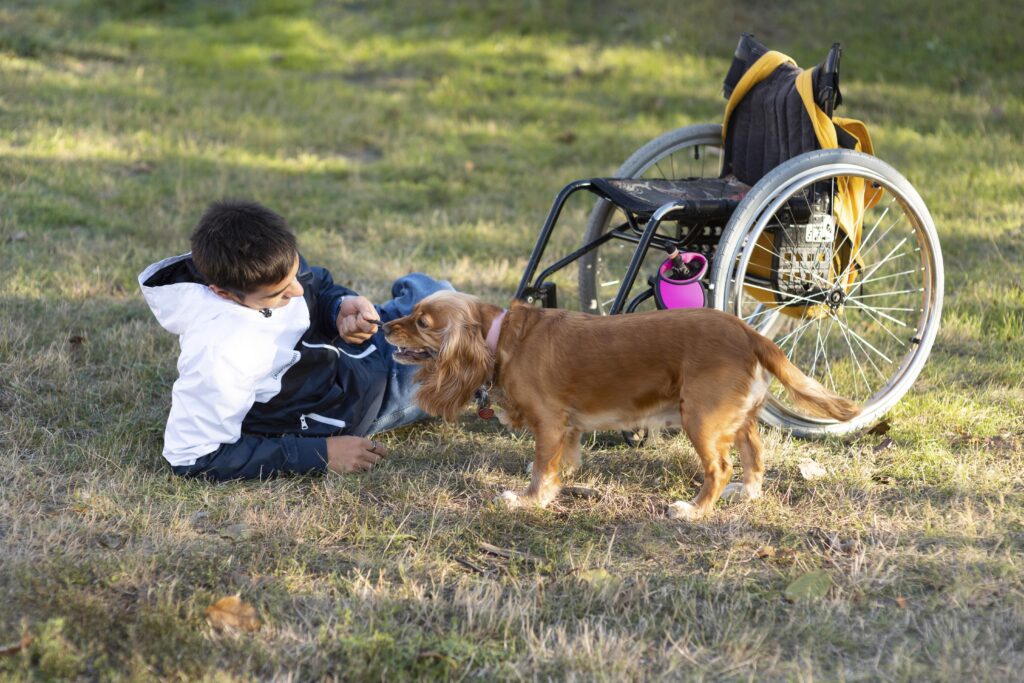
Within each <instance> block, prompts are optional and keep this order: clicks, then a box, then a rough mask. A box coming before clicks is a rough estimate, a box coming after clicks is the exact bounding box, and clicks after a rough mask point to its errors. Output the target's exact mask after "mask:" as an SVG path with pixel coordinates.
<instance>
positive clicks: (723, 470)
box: [668, 413, 735, 520]
mask: <svg viewBox="0 0 1024 683" xmlns="http://www.w3.org/2000/svg"><path fill="white" fill-rule="evenodd" d="M714 422H715V421H714V420H707V419H705V418H704V416H703V415H699V414H693V413H691V414H688V415H684V416H683V429H684V430H686V434H687V436H689V437H690V441H691V442H693V447H694V450H696V451H697V455H698V456H699V457H700V462H701V465H702V466H703V468H704V483H703V485H701V487H700V492H699V493H698V494H697V497H696V498H694V499H693V500H692V501H685V500H677V501H676V502H674V503H672V504H671V505H670V506H669V509H668V516H669V517H671V518H672V519H687V520H694V519H700V518H701V517H704V516H706V515H707V514H708V513H709V512H711V510H712V508H714V506H715V501H717V500H718V498H719V496H720V495H721V494H722V490H723V489H724V488H725V485H726V484H727V483H728V482H729V478H730V477H731V476H732V463H731V462H730V461H729V447H730V446H732V443H733V440H734V439H735V433H730V432H727V431H723V430H721V429H714V428H712V425H713V424H714Z"/></svg>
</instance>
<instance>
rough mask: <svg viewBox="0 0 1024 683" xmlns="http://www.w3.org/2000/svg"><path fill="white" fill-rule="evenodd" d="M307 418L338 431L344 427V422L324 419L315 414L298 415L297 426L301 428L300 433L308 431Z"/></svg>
mask: <svg viewBox="0 0 1024 683" xmlns="http://www.w3.org/2000/svg"><path fill="white" fill-rule="evenodd" d="M307 417H308V418H309V419H311V420H316V421H317V422H323V423H324V424H329V425H333V426H335V427H338V428H339V429H340V428H342V427H344V426H345V421H344V420H335V419H334V418H333V417H324V416H323V415H317V414H316V413H305V414H303V415H299V425H301V426H302V431H306V430H307V429H309V423H308V422H306V418H307Z"/></svg>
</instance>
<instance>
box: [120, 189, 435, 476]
mask: <svg viewBox="0 0 1024 683" xmlns="http://www.w3.org/2000/svg"><path fill="white" fill-rule="evenodd" d="M191 243H192V245H191V246H192V251H191V253H188V254H184V255H182V256H174V257H171V258H168V259H165V260H163V261H160V262H158V263H154V264H153V265H151V266H150V267H148V268H146V270H144V271H143V272H142V273H141V274H140V275H139V284H140V285H141V287H142V293H143V295H144V296H145V298H146V302H147V303H148V304H149V307H150V308H151V309H152V311H153V314H154V315H155V316H156V318H157V320H158V321H159V322H160V324H161V325H163V327H164V328H165V329H167V331H169V332H172V333H174V334H176V335H178V336H179V341H180V344H181V354H180V355H179V356H178V379H177V381H175V383H174V388H173V390H172V394H171V412H170V415H169V416H168V418H167V427H166V430H165V432H164V451H163V453H164V457H165V458H166V459H167V461H168V462H169V463H170V464H171V469H172V470H173V471H174V472H175V474H179V475H183V476H203V477H206V478H209V479H215V480H227V479H255V478H266V477H269V476H272V475H275V474H277V473H279V472H286V473H295V474H303V473H306V472H315V471H323V470H324V469H331V470H333V471H335V472H357V471H363V470H367V469H370V468H371V467H373V466H374V465H375V464H376V463H377V462H378V461H379V460H380V459H381V458H382V457H384V456H385V455H386V454H387V451H386V450H385V448H384V447H383V445H381V444H380V443H379V442H377V441H371V440H370V439H369V438H367V437H368V436H371V435H373V434H376V433H377V432H381V431H384V430H387V429H393V428H395V427H400V426H403V425H407V424H410V423H412V422H415V421H417V420H419V419H421V418H423V417H426V413H424V412H423V411H421V410H420V409H419V408H417V407H416V406H415V405H414V404H413V402H412V397H413V394H414V392H415V385H414V384H413V382H412V375H413V373H414V371H415V367H414V366H408V365H399V364H398V363H396V362H394V360H393V359H392V352H393V350H394V349H393V347H392V346H390V345H389V344H388V343H387V342H386V341H385V340H384V334H383V331H382V330H381V327H380V324H381V323H383V322H387V321H389V320H392V319H396V318H400V317H402V316H404V315H407V314H408V313H410V312H411V311H412V307H413V305H414V304H415V303H416V302H417V301H419V300H420V299H422V298H423V297H425V296H427V295H428V294H432V293H433V292H436V291H439V290H442V289H451V285H449V284H448V283H447V282H439V281H437V280H434V279H432V278H430V277H427V276H426V275H423V274H420V273H413V274H410V275H407V276H405V277H403V278H400V279H399V280H397V281H396V282H395V283H394V286H393V287H392V296H393V297H394V298H393V299H392V300H391V301H389V302H387V303H386V304H384V305H382V306H375V305H374V304H372V303H371V302H370V300H369V299H367V298H366V297H363V296H359V295H357V294H356V293H355V292H353V291H352V290H350V289H348V288H346V287H342V286H341V285H338V284H335V283H334V281H333V280H332V279H331V274H330V273H329V272H327V270H325V269H323V268H315V267H310V266H309V265H308V264H307V263H306V261H305V259H303V258H302V256H301V255H300V254H299V252H298V247H297V244H296V241H295V236H294V235H293V234H292V232H291V229H290V228H289V227H288V224H287V223H286V221H285V220H284V218H282V217H281V216H279V215H277V214H276V213H274V212H273V211H271V210H269V209H267V208H266V207H263V206H261V205H259V204H256V203H251V202H219V203H214V204H212V205H210V207H209V208H208V209H207V211H206V213H205V214H203V217H202V218H201V219H200V221H199V224H198V225H197V226H196V229H195V231H194V232H193V233H192V238H191Z"/></svg>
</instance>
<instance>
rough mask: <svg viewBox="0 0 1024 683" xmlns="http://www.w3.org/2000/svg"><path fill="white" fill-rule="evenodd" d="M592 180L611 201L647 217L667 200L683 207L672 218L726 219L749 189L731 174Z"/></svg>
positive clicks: (671, 215)
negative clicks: (715, 176) (721, 176)
mask: <svg viewBox="0 0 1024 683" xmlns="http://www.w3.org/2000/svg"><path fill="white" fill-rule="evenodd" d="M591 182H592V183H593V186H594V189H595V190H597V191H598V193H599V194H601V195H602V196H604V197H605V198H606V199H608V200H609V201H611V202H612V203H613V204H616V205H618V206H621V207H622V208H624V209H626V210H627V211H629V212H631V213H633V214H636V215H638V216H641V217H649V216H650V215H651V214H652V213H654V212H655V211H657V210H658V208H659V207H661V206H663V205H665V204H668V203H670V202H682V203H683V206H681V207H680V208H679V209H677V210H674V211H672V212H671V214H670V215H669V217H671V218H672V219H673V220H682V219H685V218H686V217H693V218H699V219H703V220H706V219H709V218H722V219H726V218H728V217H729V216H731V215H732V212H733V211H734V210H735V209H736V207H737V206H738V205H739V203H740V200H742V199H743V197H744V196H746V194H747V191H748V190H749V189H750V186H749V185H745V184H743V183H741V182H740V181H738V180H736V178H735V177H733V176H726V177H723V178H683V179H681V180H663V179H645V178H593V179H591Z"/></svg>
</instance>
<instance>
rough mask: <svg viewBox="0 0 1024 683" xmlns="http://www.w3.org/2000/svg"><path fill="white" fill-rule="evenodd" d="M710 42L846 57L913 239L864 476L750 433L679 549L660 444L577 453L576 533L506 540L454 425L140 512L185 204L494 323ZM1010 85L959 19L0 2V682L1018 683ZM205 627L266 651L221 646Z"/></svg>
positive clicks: (678, 95)
mask: <svg viewBox="0 0 1024 683" xmlns="http://www.w3.org/2000/svg"><path fill="white" fill-rule="evenodd" d="M745 30H746V31H752V32H754V33H756V34H757V35H758V36H759V37H760V38H761V39H762V40H764V41H765V42H767V43H768V44H769V45H771V46H773V47H776V48H777V49H780V50H782V51H784V52H786V53H788V54H790V55H792V56H793V57H794V58H796V59H797V61H798V62H800V63H801V64H805V65H809V64H813V63H815V62H816V61H817V60H819V59H820V58H821V57H822V56H823V55H824V52H825V50H826V49H827V47H828V46H829V45H831V43H832V41H834V40H839V41H842V42H843V44H844V48H845V55H844V61H843V73H844V80H843V86H844V95H845V97H846V102H847V105H846V109H845V114H846V115H850V116H856V117H858V118H862V119H864V120H866V121H868V122H869V124H870V125H871V127H872V133H873V137H874V140H875V147H876V151H877V153H878V155H879V156H880V157H882V158H884V159H885V160H887V161H888V162H890V163H891V164H892V165H893V166H895V167H896V168H898V169H899V170H900V171H901V172H902V173H903V174H904V175H905V176H907V177H908V178H909V179H910V180H911V182H913V183H914V184H915V186H916V187H917V188H918V189H919V190H920V192H921V194H922V195H923V196H924V198H925V200H926V202H927V203H928V205H929V208H930V210H931V212H932V214H933V216H934V218H935V222H936V224H937V226H938V229H939V232H940V234H941V238H942V244H943V251H944V257H945V262H946V305H945V310H944V317H943V327H942V330H941V332H940V334H939V338H938V341H937V343H936V346H935V349H934V351H933V353H932V356H931V359H930V361H929V363H928V365H927V366H926V368H925V371H924V373H923V375H922V376H921V378H920V379H919V381H918V383H917V385H916V387H915V389H914V390H913V391H912V392H911V393H910V394H909V395H908V396H907V397H906V398H905V399H904V400H903V401H902V402H901V403H900V405H899V406H898V407H897V408H896V409H894V410H893V411H892V413H891V414H890V415H889V422H890V423H891V431H890V432H889V434H888V437H889V438H890V439H891V444H889V446H888V447H887V448H886V447H882V446H884V445H885V444H883V442H882V437H880V436H872V435H863V436H860V437H857V438H854V439H850V440H845V441H840V440H831V441H821V442H807V441H800V440H795V439H792V438H791V437H788V436H787V435H785V434H781V433H778V432H767V433H766V434H765V445H766V449H767V452H768V456H767V466H768V472H767V482H766V495H765V497H764V498H763V499H761V500H759V501H756V502H754V503H747V504H741V505H733V506H722V507H721V508H720V509H719V510H718V511H717V512H716V514H715V515H714V516H713V517H712V518H711V519H709V520H707V521H705V522H702V523H699V524H691V523H676V522H673V521H671V520H668V519H666V518H665V517H664V509H665V505H666V504H667V503H668V502H670V501H672V500H676V499H678V498H688V497H690V496H691V495H692V494H693V492H694V491H695V489H696V487H697V485H698V484H697V482H696V480H695V477H696V476H697V469H698V468H697V464H696V460H695V457H694V455H693V452H692V450H691V448H690V446H689V444H688V443H687V442H686V440H685V439H675V440H669V441H663V442H662V443H660V444H659V445H657V446H656V447H650V448H645V449H641V450H632V449H629V448H627V447H625V446H624V445H622V444H620V443H619V442H618V441H617V440H616V439H615V438H613V436H614V435H598V436H596V437H594V438H593V439H591V441H590V448H589V450H588V451H587V452H586V453H585V456H584V466H583V469H582V471H581V472H579V473H578V474H577V475H576V476H575V480H574V483H580V484H584V485H587V486H591V487H593V488H596V489H597V490H598V491H599V492H600V494H601V495H600V498H599V499H596V500H594V499H586V498H561V499H559V500H558V501H556V502H555V503H554V504H553V505H552V506H551V508H550V509H548V510H546V511H520V512H516V513H514V514H510V513H507V512H503V511H501V510H499V509H498V508H496V507H494V506H493V505H492V504H491V503H490V501H491V500H492V498H493V497H494V495H495V494H496V493H498V492H499V491H501V490H503V489H506V488H513V487H518V486H521V484H522V482H524V481H525V466H526V463H527V461H528V459H529V457H530V454H531V452H532V441H531V439H530V438H529V436H528V435H522V434H517V433H510V432H507V431H504V430H501V429H499V428H498V427H496V426H492V425H491V424H489V423H482V422H479V421H476V420H475V419H471V418H470V417H469V416H468V414H467V417H466V418H465V419H464V420H463V421H461V422H460V423H458V424H455V425H445V424H441V423H439V422H430V423H426V424H424V425H422V426H417V427H413V428H409V429H405V430H402V431H400V432H396V433H392V434H387V435H385V436H384V440H385V441H386V443H387V444H388V446H389V448H390V449H391V451H392V453H393V454H394V456H393V457H392V458H391V459H390V460H389V461H388V462H387V463H386V464H385V465H384V466H382V467H380V468H379V469H377V470H376V471H374V472H371V473H369V474H366V475H364V476H359V477H342V476H333V475H332V476H326V477H318V478H294V479H284V480H278V481H272V482H266V483H243V484H237V483H236V484H230V485H211V484H206V483H199V482H193V481H182V480H178V479H176V478H172V476H171V475H170V473H169V471H168V469H167V468H166V467H165V465H164V463H163V460H162V457H161V455H160V451H161V443H162V434H163V426H164V420H165V418H166V414H167V410H168V408H169V405H170V400H169V399H170V386H171V383H172V382H173V380H174V378H175V376H176V370H175V358H176V353H177V342H176V340H175V339H174V338H173V337H172V336H171V335H169V334H168V333H166V332H164V331H163V330H162V329H160V328H159V326H158V325H157V324H156V322H155V321H154V320H153V318H152V315H151V314H150V313H149V311H148V309H147V307H146V306H145V304H144V302H143V301H142V297H141V295H140V294H139V292H138V286H137V284H136V280H135V277H136V274H137V273H138V272H139V271H141V270H142V269H143V268H144V267H145V266H146V265H148V264H149V263H151V262H153V261H155V260H158V259H160V258H163V257H165V256H168V255H172V254H178V253H181V252H183V251H186V250H187V236H188V234H189V232H190V231H191V229H192V227H193V225H194V224H195V221H196V220H197V218H198V216H199V214H200V213H201V212H202V210H203V208H204V207H205V205H206V204H207V203H208V202H209V201H211V200H214V199H217V198H221V197H224V196H233V197H249V198H255V199H258V200H259V201H261V202H263V203H265V204H267V205H269V206H271V207H273V208H274V209H276V210H277V211H279V212H281V213H283V214H284V215H285V216H287V217H288V219H289V221H290V222H291V224H292V225H293V226H294V227H295V229H296V231H297V233H298V236H299V240H300V244H301V247H302V249H303V253H304V254H305V256H306V257H307V258H308V260H309V261H310V262H312V263H316V264H322V265H324V266H327V267H329V268H330V269H331V270H332V271H333V273H334V274H335V277H336V279H337V280H339V281H341V282H345V283H347V284H350V285H351V286H352V287H354V288H355V289H357V290H359V291H361V292H363V293H365V294H367V295H368V296H370V297H371V298H373V299H375V300H383V299H384V298H385V297H386V295H387V292H388V288H389V284H390V282H391V281H392V280H393V279H394V278H395V277H397V276H400V275H402V274H404V273H406V272H409V271H411V270H422V271H425V272H428V273H431V274H433V275H436V276H438V277H444V278H448V279H450V280H452V282H453V283H454V284H455V285H456V286H458V287H459V288H461V289H464V290H467V291H470V292H473V293H476V294H478V295H480V296H482V297H483V298H485V299H487V300H490V301H493V302H496V303H504V302H506V301H507V300H508V299H509V297H510V296H511V294H512V292H513V291H514V289H515V286H516V284H517V283H518V279H519V277H520V275H521V273H522V269H523V267H524V265H525V262H526V259H527V257H528V255H529V252H530V249H531V248H532V245H533V241H534V239H535V238H536V234H537V231H538V230H539V228H540V225H541V223H542V221H543V218H544V216H545V214H546V211H547V209H548V207H549V205H550V202H551V199H552V198H553V197H554V194H555V193H556V192H557V191H558V189H559V188H561V187H562V185H564V184H565V183H566V182H568V181H570V180H572V179H575V178H578V177H586V176H592V175H596V174H601V173H610V172H611V171H612V170H614V169H615V168H616V167H617V166H618V165H619V163H621V161H622V160H624V159H625V158H626V157H627V156H628V155H629V154H630V153H631V152H632V151H633V150H634V149H636V148H638V147H639V146H641V145H642V144H643V143H644V142H645V141H646V140H648V139H650V138H652V137H654V136H656V135H658V134H660V133H661V132H663V131H665V130H668V129H671V128H673V127H677V126H681V125H687V124H691V123H702V122H713V121H717V120H719V118H720V116H721V111H722V107H723V100H722V99H721V78H722V76H723V75H724V73H725V71H726V69H727V67H728V63H729V59H730V58H731V52H732V49H733V47H734V46H735V41H736V38H737V36H738V35H739V33H740V32H742V31H745ZM1022 91H1024V10H1022V9H1021V8H1020V7H1019V6H1017V5H1015V4H1014V3H1007V2H994V1H989V0H984V1H983V2H978V3H964V2H955V1H953V0H937V1H935V2H928V1H926V0H886V1H880V2H878V3H876V6H874V7H873V8H872V9H871V13H870V16H868V12H867V11H866V10H865V8H864V7H862V6H860V5H857V4H856V3H831V2H821V1H818V2H811V1H810V0H794V1H793V2H789V3H785V5H784V8H783V4H782V3H778V4H777V5H776V3H751V2H745V1H742V0H692V1H691V2H687V3H680V2H670V1H668V0H664V1H659V0H649V1H643V2H603V1H600V0H591V1H589V2H570V1H569V0H556V1H554V2H549V3H543V2H536V1H522V2H520V1H516V0H512V1H511V2H497V1H493V2H492V1H486V2H466V3H459V4H452V3H449V2H441V1H439V0H427V1H424V2H406V3H403V2H396V1H393V0H384V1H381V2H358V1H351V2H313V1H312V0H252V1H250V2H245V1H243V0H233V1H229V2H224V3H203V2H199V1H198V0H193V1H183V2H170V1H168V0H126V1H124V2H118V1H116V0H92V1H89V0H53V1H51V2H42V3H40V2H31V1H29V0H23V1H22V0H14V1H10V0H9V1H8V2H4V3H2V4H0V180H2V182H0V678H4V679H10V680H22V679H26V678H27V679H33V678H34V679H41V680H48V679H50V680H61V679H84V680H95V679H102V680H136V679H138V680H150V679H159V680H186V679H187V680H194V679H205V680H250V679H253V678H260V679H282V680H295V681H299V680H320V679H339V680H401V679H415V678H450V679H456V680H478V679H483V680H521V679H525V680H549V679H568V680H609V681H612V680H614V681H618V680H651V679H670V680H676V679H685V680H718V679H728V680H732V679H740V680H801V681H810V680H896V681H903V680H906V681H911V680H913V681H919V680H929V681H940V680H1017V679H1019V675H1020V671H1021V670H1022V669H1024V475H1022V466H1024V462H1022V461H1024V418H1022V414H1024V267H1022V261H1024V164H1022V161H1021V160H1022V159H1024V133H1022V126H1021V124H1022V123H1024V98H1022V96H1021V94H1020V93H1021V92H1022ZM588 209H589V206H588V205H586V204H585V203H583V202H582V201H581V202H580V203H579V204H578V205H574V206H571V207H570V208H569V209H568V213H567V215H566V219H565V220H568V221H570V222H571V221H575V223H576V224H577V225H578V226H579V231H580V234H581V233H582V229H583V222H584V220H585V216H586V213H587V211H588ZM567 225H568V224H567ZM577 237H578V235H573V236H572V239H575V238H577ZM570 241H571V240H570ZM806 457H812V458H814V459H815V460H817V461H818V462H819V463H821V464H822V465H824V466H825V468H826V469H827V471H828V476H826V477H825V478H823V479H820V480H816V481H805V480H804V479H803V478H802V477H801V475H800V473H799V471H798V469H797V463H798V462H799V461H800V460H801V459H803V458H806ZM482 544H491V545H493V546H497V547H498V548H501V549H506V550H508V551H514V552H509V553H506V555H509V556H503V555H496V554H493V553H492V552H488V551H487V550H485V548H486V546H484V545H482ZM817 570H821V571H824V572H826V573H827V576H828V581H829V587H828V591H827V593H826V594H825V595H824V596H822V597H818V598H815V599H809V600H805V601H797V602H796V603H791V602H789V601H787V600H786V599H785V597H784V592H785V590H786V588H787V586H789V585H790V583H791V582H792V581H794V580H795V579H797V578H799V577H800V576H802V575H804V574H806V573H808V572H812V571H817ZM236 593H239V594H240V595H241V597H242V599H243V600H245V601H246V602H248V603H250V604H251V605H252V606H253V607H254V608H255V609H256V611H257V614H258V616H259V619H260V620H261V621H262V622H263V626H262V628H261V629H260V630H259V631H257V632H255V633H242V634H226V635H223V634H218V633H216V632H214V631H213V630H212V629H211V627H210V626H209V625H208V624H207V622H206V619H205V617H204V610H205V609H206V608H207V607H208V606H210V605H211V604H212V603H213V602H214V601H216V600H217V599H219V598H222V597H224V596H227V595H233V594H236ZM23 636H28V637H27V638H26V639H25V640H24V641H23V642H24V646H23V647H22V645H21V643H20V641H21V639H22V637H23Z"/></svg>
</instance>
